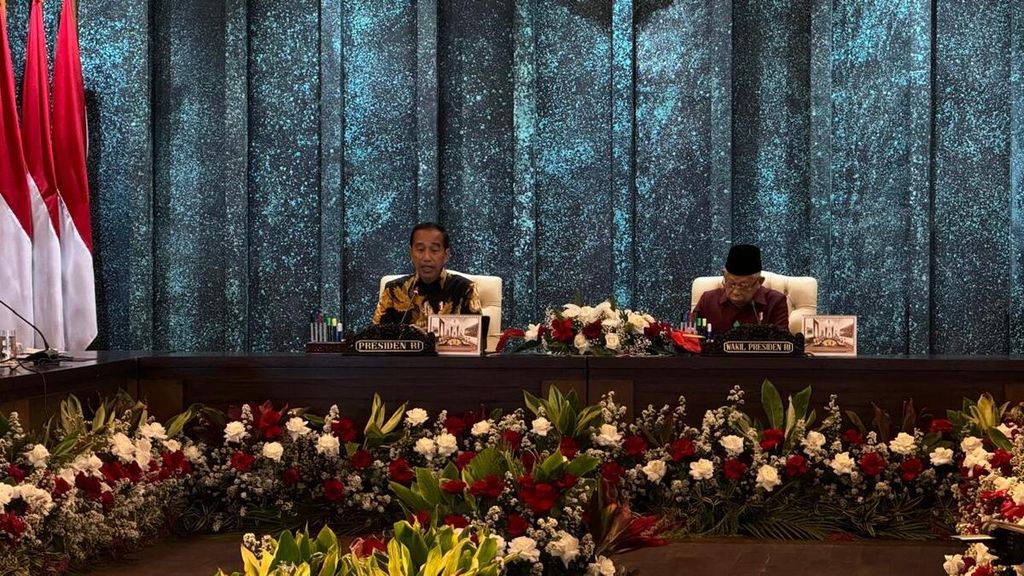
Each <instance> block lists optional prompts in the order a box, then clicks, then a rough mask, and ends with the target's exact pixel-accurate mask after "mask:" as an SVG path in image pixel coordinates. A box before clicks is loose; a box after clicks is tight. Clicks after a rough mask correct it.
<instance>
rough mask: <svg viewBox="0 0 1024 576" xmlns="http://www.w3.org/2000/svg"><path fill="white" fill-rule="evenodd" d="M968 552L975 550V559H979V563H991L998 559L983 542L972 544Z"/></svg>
mask: <svg viewBox="0 0 1024 576" xmlns="http://www.w3.org/2000/svg"><path fill="white" fill-rule="evenodd" d="M967 550H968V552H972V551H973V552H974V554H973V556H974V559H975V560H977V562H978V565H985V564H991V563H993V562H995V561H996V557H995V556H993V555H992V553H991V552H989V551H988V546H986V545H984V544H982V543H981V542H976V543H974V544H971V547H970V548H968V549H967Z"/></svg>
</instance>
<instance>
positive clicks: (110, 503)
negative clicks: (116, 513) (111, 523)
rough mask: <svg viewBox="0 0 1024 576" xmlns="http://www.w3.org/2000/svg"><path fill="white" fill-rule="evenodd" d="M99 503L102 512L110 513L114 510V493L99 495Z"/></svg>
mask: <svg viewBox="0 0 1024 576" xmlns="http://www.w3.org/2000/svg"><path fill="white" fill-rule="evenodd" d="M100 502H101V503H102V504H103V511H104V512H110V511H111V510H113V509H114V493H113V492H104V493H102V494H100Z"/></svg>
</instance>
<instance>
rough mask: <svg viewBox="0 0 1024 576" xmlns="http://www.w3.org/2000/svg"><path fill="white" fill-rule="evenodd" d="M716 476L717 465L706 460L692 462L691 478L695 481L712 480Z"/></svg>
mask: <svg viewBox="0 0 1024 576" xmlns="http://www.w3.org/2000/svg"><path fill="white" fill-rule="evenodd" d="M714 474H715V465H714V464H712V463H711V461H710V460H708V459H706V458H701V459H700V460H697V461H696V462H690V477H691V478H693V479H694V480H710V479H711V478H712V476H714Z"/></svg>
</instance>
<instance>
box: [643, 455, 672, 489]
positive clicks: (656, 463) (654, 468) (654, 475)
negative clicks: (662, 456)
mask: <svg viewBox="0 0 1024 576" xmlns="http://www.w3.org/2000/svg"><path fill="white" fill-rule="evenodd" d="M666 469H667V468H666V466H665V461H664V460H651V461H650V462H648V463H647V464H645V465H644V467H643V472H644V474H646V475H647V479H648V480H650V481H651V482H653V483H655V484H657V483H658V482H661V479H662V478H664V477H665V471H666Z"/></svg>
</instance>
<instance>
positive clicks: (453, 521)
mask: <svg viewBox="0 0 1024 576" xmlns="http://www.w3.org/2000/svg"><path fill="white" fill-rule="evenodd" d="M444 523H445V525H446V526H451V527H452V528H465V527H466V526H469V520H468V519H467V518H466V517H465V516H463V515H461V514H451V515H449V516H445V517H444Z"/></svg>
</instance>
